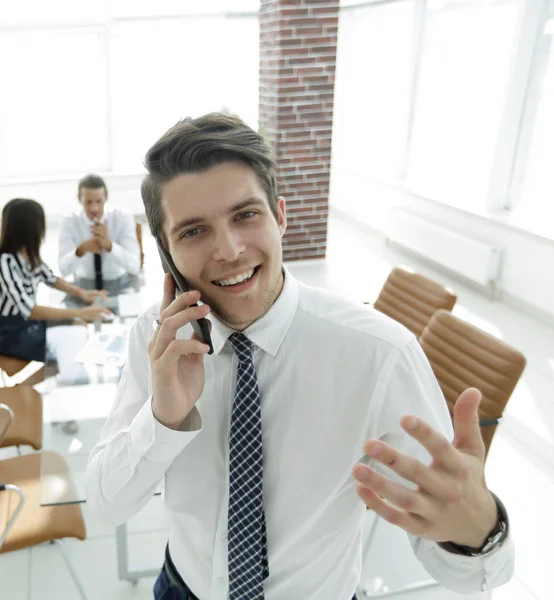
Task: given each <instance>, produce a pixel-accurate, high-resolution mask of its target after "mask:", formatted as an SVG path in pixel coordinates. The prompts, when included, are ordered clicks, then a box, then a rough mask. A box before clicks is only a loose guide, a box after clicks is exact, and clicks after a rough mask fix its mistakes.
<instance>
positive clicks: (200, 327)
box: [156, 238, 214, 354]
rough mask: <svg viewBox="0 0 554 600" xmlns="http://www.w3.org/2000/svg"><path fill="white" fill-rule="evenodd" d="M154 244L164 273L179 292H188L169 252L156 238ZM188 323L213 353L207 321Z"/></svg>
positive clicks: (187, 287) (186, 285)
mask: <svg viewBox="0 0 554 600" xmlns="http://www.w3.org/2000/svg"><path fill="white" fill-rule="evenodd" d="M156 244H157V246H158V252H159V254H160V259H161V261H162V266H163V270H164V273H170V274H171V276H172V277H173V280H174V281H175V285H176V286H177V289H178V290H179V291H180V292H181V293H183V292H190V291H191V289H190V287H189V284H188V283H187V280H186V279H185V278H184V277H183V276H182V275H181V272H180V271H179V269H177V267H176V266H175V263H174V262H173V259H172V258H171V254H169V252H168V251H167V250H166V249H165V248H164V247H163V245H162V243H161V241H160V240H159V239H158V238H156ZM192 306H198V304H197V303H195V304H193V305H192ZM190 324H191V325H192V328H193V329H194V331H195V332H196V335H197V336H198V337H199V338H200V340H201V341H202V342H204V343H205V344H207V345H208V346H209V347H210V351H209V352H208V354H213V351H214V347H213V344H212V338H211V336H210V326H209V325H208V321H206V319H198V320H197V321H191V322H190Z"/></svg>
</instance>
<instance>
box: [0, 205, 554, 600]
mask: <svg viewBox="0 0 554 600" xmlns="http://www.w3.org/2000/svg"><path fill="white" fill-rule="evenodd" d="M145 247H146V256H147V262H146V267H145V277H146V280H147V282H148V288H147V290H148V293H149V294H151V299H152V300H155V299H156V298H157V295H158V292H157V290H158V289H159V288H160V283H161V278H162V275H161V269H160V268H159V265H158V260H157V256H156V253H155V248H154V245H153V242H152V238H151V237H149V236H148V235H146V236H145ZM44 255H45V258H46V259H49V260H50V263H51V264H52V265H55V264H56V260H55V255H56V232H51V234H50V235H49V238H48V241H47V246H46V249H45V252H44ZM399 263H400V264H402V263H403V264H408V265H411V266H413V267H415V268H417V269H418V270H419V271H421V272H424V273H427V274H429V275H431V276H432V277H434V278H435V279H436V280H438V281H442V282H444V283H446V284H449V285H450V286H451V287H452V288H454V289H455V290H456V292H457V294H458V297H459V300H458V304H457V305H456V308H455V310H454V312H455V314H457V315H458V316H460V317H462V318H464V319H466V320H468V321H470V322H471V323H473V324H475V325H477V326H479V327H481V328H483V329H486V330H487V331H489V332H490V333H492V334H494V335H496V336H497V337H500V338H501V339H503V340H505V341H506V342H507V343H509V344H512V345H513V346H515V347H516V348H518V349H519V350H521V351H522V352H523V353H524V354H525V355H526V357H527V359H528V366H527V369H526V371H525V373H524V376H523V378H522V380H521V381H520V383H519V385H518V387H517V388H516V391H515V392H514V395H513V396H512V399H511V400H510V403H509V406H508V410H507V414H506V418H505V420H504V422H503V423H502V425H501V426H500V427H499V429H498V432H497V434H496V437H495V441H494V443H493V445H492V448H491V451H490V454H489V458H488V461H487V477H488V483H489V487H491V489H493V490H495V491H496V492H497V493H498V494H499V495H500V496H501V497H502V498H503V500H504V502H505V503H506V505H507V507H508V510H509V512H510V516H511V523H512V528H513V534H514V538H515V541H516V545H517V562H516V576H515V578H514V579H513V580H512V581H511V582H510V583H509V584H507V585H505V586H503V587H502V588H500V589H498V590H494V591H493V592H492V593H490V592H487V593H481V594H474V595H470V596H464V597H465V598H469V599H470V600H477V599H479V600H482V599H485V598H492V599H494V600H516V599H517V600H548V599H550V598H552V589H554V574H553V573H554V571H553V570H552V568H551V565H550V563H551V560H550V559H551V557H552V550H551V547H552V542H551V540H552V539H554V519H553V518H552V507H553V506H554V335H553V334H554V330H553V329H551V328H549V327H548V326H545V325H543V324H542V323H539V322H537V321H534V320H533V319H531V318H529V317H527V316H525V315H523V314H521V313H518V312H517V311H515V310H513V309H512V308H510V307H507V306H505V305H503V304H500V303H494V302H491V301H490V300H489V299H488V298H487V297H486V296H484V295H483V294H481V293H480V292H478V291H474V290H472V289H470V288H468V287H466V286H464V285H462V284H460V283H459V282H457V281H456V280H453V279H450V278H448V277H445V276H444V275H443V274H441V273H439V272H435V271H433V269H431V268H430V267H428V266H426V265H421V264H418V263H417V261H416V260H415V259H414V258H410V257H407V256H405V255H402V254H400V253H399V252H398V251H395V250H392V249H390V248H387V247H386V246H385V245H384V244H383V243H382V241H381V240H379V239H377V238H374V237H371V236H370V235H368V234H367V233H366V232H363V231H361V230H359V229H358V228H356V227H355V226H353V225H352V224H350V223H347V222H345V221H343V220H341V219H340V218H338V217H337V216H335V217H333V218H331V221H330V228H329V251H328V258H327V260H326V261H319V262H308V263H301V264H291V265H289V268H290V269H291V271H292V272H293V273H294V274H295V275H296V276H297V277H298V278H299V279H301V280H303V281H305V282H307V283H311V284H314V285H318V286H321V287H326V288H330V289H333V290H335V291H338V292H339V293H342V294H344V295H346V296H349V297H351V298H354V299H359V300H371V299H373V298H375V296H376V295H377V293H378V292H379V289H380V288H381V285H382V283H383V281H384V279H385V278H386V276H387V274H388V272H389V270H390V268H391V265H393V264H399ZM84 514H85V519H86V522H87V529H88V539H87V540H86V541H85V542H79V541H67V542H65V548H66V550H67V554H68V556H69V560H70V561H71V563H72V565H73V566H74V568H75V570H76V572H77V574H78V577H79V580H80V581H81V583H82V585H83V586H84V588H85V590H86V592H87V594H88V597H89V599H91V600H96V599H101V600H112V599H113V600H115V599H118V600H130V599H137V600H138V599H140V600H146V599H148V598H152V593H151V588H152V584H153V580H152V579H144V580H141V581H139V583H138V584H137V585H136V586H132V585H130V584H127V583H121V582H119V581H118V580H117V576H116V563H115V556H116V550H115V538H114V533H113V531H112V530H109V529H106V528H104V527H101V526H99V525H98V523H95V522H94V520H93V519H92V518H91V517H90V515H89V513H88V511H87V507H86V506H84ZM369 519H371V515H369V514H368V520H369ZM129 529H130V536H129V545H130V554H131V560H132V563H133V566H135V567H136V566H143V567H155V566H156V565H158V564H159V563H160V560H161V557H162V550H163V547H164V545H165V542H166V539H167V534H166V532H167V519H166V516H165V514H164V509H163V506H162V504H161V499H160V498H159V497H156V498H153V499H152V501H151V502H150V503H149V505H148V506H147V507H146V508H145V509H144V510H143V511H142V512H141V513H140V514H139V515H137V516H135V517H134V518H133V519H131V521H130V523H129ZM422 578H423V579H425V573H424V571H423V570H422V568H421V567H420V566H419V564H418V563H417V561H416V560H415V559H414V557H413V555H412V553H411V550H410V547H409V545H408V542H407V540H406V538H405V535H404V534H403V532H401V531H399V530H395V529H394V528H393V527H391V526H389V525H387V524H385V523H380V526H379V528H378V530H377V538H376V540H375V544H374V545H373V546H372V550H371V551H370V552H369V553H368V555H367V556H366V557H365V563H364V574H363V581H364V582H369V583H372V582H377V583H381V584H383V583H384V582H386V585H388V586H389V587H390V588H395V587H396V586H398V585H401V584H403V583H408V582H410V581H415V580H418V579H422ZM0 590H1V597H2V598H6V599H7V598H9V599H10V600H74V599H76V598H78V595H77V590H76V589H75V586H74V584H73V582H72V580H71V578H70V575H69V572H68V570H67V568H66V566H65V564H64V562H63V560H62V557H61V554H60V551H59V548H58V547H56V546H53V545H44V546H41V547H38V548H33V549H32V550H23V551H19V552H14V553H11V554H7V555H2V556H0ZM396 597H400V596H395V598H396ZM405 597H406V598H410V599H411V600H428V599H429V600H454V599H455V598H461V597H462V596H460V595H458V594H455V593H452V592H449V591H446V590H444V589H442V588H434V589H430V590H423V591H419V592H413V593H411V594H409V595H407V596H405ZM284 600H285V599H284ZM286 600H293V599H286ZM325 600H327V599H325Z"/></svg>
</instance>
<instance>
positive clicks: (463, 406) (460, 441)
mask: <svg viewBox="0 0 554 600" xmlns="http://www.w3.org/2000/svg"><path fill="white" fill-rule="evenodd" d="M480 402H481V392H480V391H479V390H477V389H475V388H468V389H467V390H464V391H463V392H462V393H461V394H460V395H459V397H458V399H457V400H456V404H455V405H454V417H453V421H454V444H453V445H454V447H455V448H456V449H458V450H460V451H461V452H465V453H466V454H471V455H473V456H476V457H477V458H481V459H484V457H485V444H484V443H483V438H482V437H481V429H480V428H479V404H480Z"/></svg>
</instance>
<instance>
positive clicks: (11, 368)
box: [0, 354, 30, 377]
mask: <svg viewBox="0 0 554 600" xmlns="http://www.w3.org/2000/svg"><path fill="white" fill-rule="evenodd" d="M29 362H30V361H28V360H22V359H20V358H13V357H12V356H5V355H4V354H0V370H2V371H4V372H5V373H6V374H7V375H8V376H9V377H13V376H14V375H15V374H16V373H19V371H21V370H22V369H24V368H25V367H26V366H27V365H28V364H29Z"/></svg>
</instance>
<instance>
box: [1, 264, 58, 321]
mask: <svg viewBox="0 0 554 600" xmlns="http://www.w3.org/2000/svg"><path fill="white" fill-rule="evenodd" d="M57 280H58V278H57V277H56V276H55V275H54V273H53V272H52V270H51V269H50V268H49V267H48V266H47V265H45V264H44V263H41V264H40V265H39V266H38V267H37V268H36V269H31V266H30V265H29V263H27V262H26V261H25V259H24V258H23V257H22V256H21V254H19V253H17V254H7V253H5V254H0V316H2V317H9V316H16V315H19V316H22V317H23V318H25V319H28V318H29V317H30V316H31V313H32V312H33V308H34V307H35V304H36V294H37V286H38V284H39V282H41V281H42V282H43V283H45V284H46V285H48V286H50V287H54V285H55V284H56V281H57Z"/></svg>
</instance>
